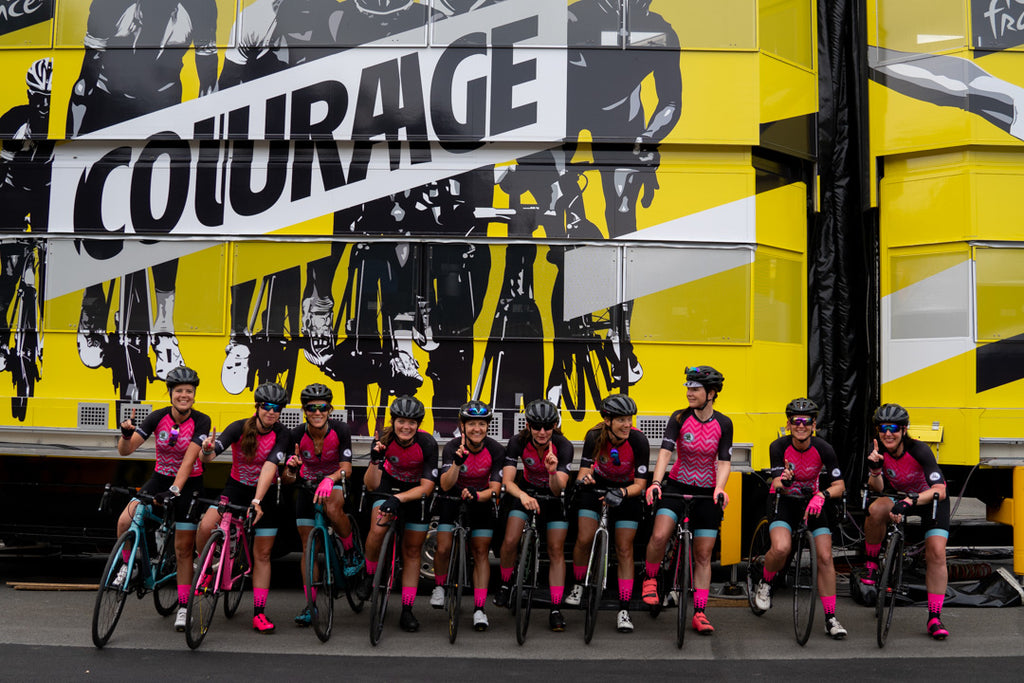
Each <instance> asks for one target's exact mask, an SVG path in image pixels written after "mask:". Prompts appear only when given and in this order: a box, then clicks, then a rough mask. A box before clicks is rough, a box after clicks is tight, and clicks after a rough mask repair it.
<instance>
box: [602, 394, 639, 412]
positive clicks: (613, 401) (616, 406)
mask: <svg viewBox="0 0 1024 683" xmlns="http://www.w3.org/2000/svg"><path fill="white" fill-rule="evenodd" d="M636 413H637V408H636V401H634V400H633V399H632V398H630V397H629V396H626V395H625V394H611V395H610V396H606V397H605V399H604V400H603V401H601V417H622V416H625V415H636Z"/></svg>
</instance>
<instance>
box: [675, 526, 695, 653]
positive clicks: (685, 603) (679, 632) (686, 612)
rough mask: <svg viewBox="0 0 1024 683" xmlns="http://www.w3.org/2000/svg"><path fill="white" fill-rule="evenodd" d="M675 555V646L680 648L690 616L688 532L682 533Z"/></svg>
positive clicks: (690, 561)
mask: <svg viewBox="0 0 1024 683" xmlns="http://www.w3.org/2000/svg"><path fill="white" fill-rule="evenodd" d="M676 557H677V559H676V572H675V577H676V580H675V586H674V588H676V589H677V591H678V592H677V593H676V602H677V603H678V604H677V605H676V647H678V648H680V649H682V647H683V640H684V639H685V638H686V626H687V624H686V622H687V620H688V619H689V616H690V603H691V598H690V588H691V586H690V583H691V579H692V578H693V574H692V573H691V572H692V569H693V548H692V547H691V546H690V536H689V534H685V533H684V534H683V538H682V540H681V541H680V542H679V554H678V555H677V556H676Z"/></svg>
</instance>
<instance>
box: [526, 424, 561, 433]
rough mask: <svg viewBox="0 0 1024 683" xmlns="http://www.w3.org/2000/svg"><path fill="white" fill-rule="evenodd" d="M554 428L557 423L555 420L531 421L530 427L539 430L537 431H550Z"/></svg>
mask: <svg viewBox="0 0 1024 683" xmlns="http://www.w3.org/2000/svg"><path fill="white" fill-rule="evenodd" d="M554 428H555V423H554V422H544V423H539V422H531V423H530V429H532V430H534V431H537V432H550V431H551V430H552V429H554Z"/></svg>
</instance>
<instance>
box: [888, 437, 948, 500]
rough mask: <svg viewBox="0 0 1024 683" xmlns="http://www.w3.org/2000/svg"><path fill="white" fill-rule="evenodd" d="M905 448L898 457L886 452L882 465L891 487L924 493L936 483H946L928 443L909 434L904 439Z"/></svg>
mask: <svg viewBox="0 0 1024 683" xmlns="http://www.w3.org/2000/svg"><path fill="white" fill-rule="evenodd" d="M903 449H904V453H903V455H901V456H900V457H898V458H894V457H892V455H890V454H889V453H885V456H884V457H885V462H884V463H883V465H882V467H883V471H884V473H885V479H886V481H887V482H888V484H889V486H890V487H892V488H894V489H895V490H897V491H902V492H903V493H923V492H924V491H927V490H928V489H930V488H931V487H932V486H934V485H935V484H945V483H946V480H945V478H944V477H943V476H942V471H941V470H940V469H939V464H938V463H937V462H935V455H934V454H933V453H932V449H931V448H929V447H928V444H926V443H923V442H921V441H917V440H916V439H911V438H910V437H909V436H907V437H904V439H903ZM908 456H909V457H908Z"/></svg>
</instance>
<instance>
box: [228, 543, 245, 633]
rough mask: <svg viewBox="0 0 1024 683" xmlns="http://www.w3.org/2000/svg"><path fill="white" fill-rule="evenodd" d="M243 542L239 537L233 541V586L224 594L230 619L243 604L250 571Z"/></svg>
mask: <svg viewBox="0 0 1024 683" xmlns="http://www.w3.org/2000/svg"><path fill="white" fill-rule="evenodd" d="M250 541H251V539H250ZM242 543H243V542H242V539H241V538H238V537H235V539H234V540H233V541H232V543H231V587H230V588H228V590H227V592H226V594H225V595H224V616H225V617H227V618H228V619H230V618H231V617H233V616H235V612H237V611H238V606H239V605H241V604H242V593H244V592H245V576H246V574H247V573H248V571H249V558H248V557H246V555H245V547H244V546H243V545H242ZM250 547H251V546H250Z"/></svg>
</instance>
